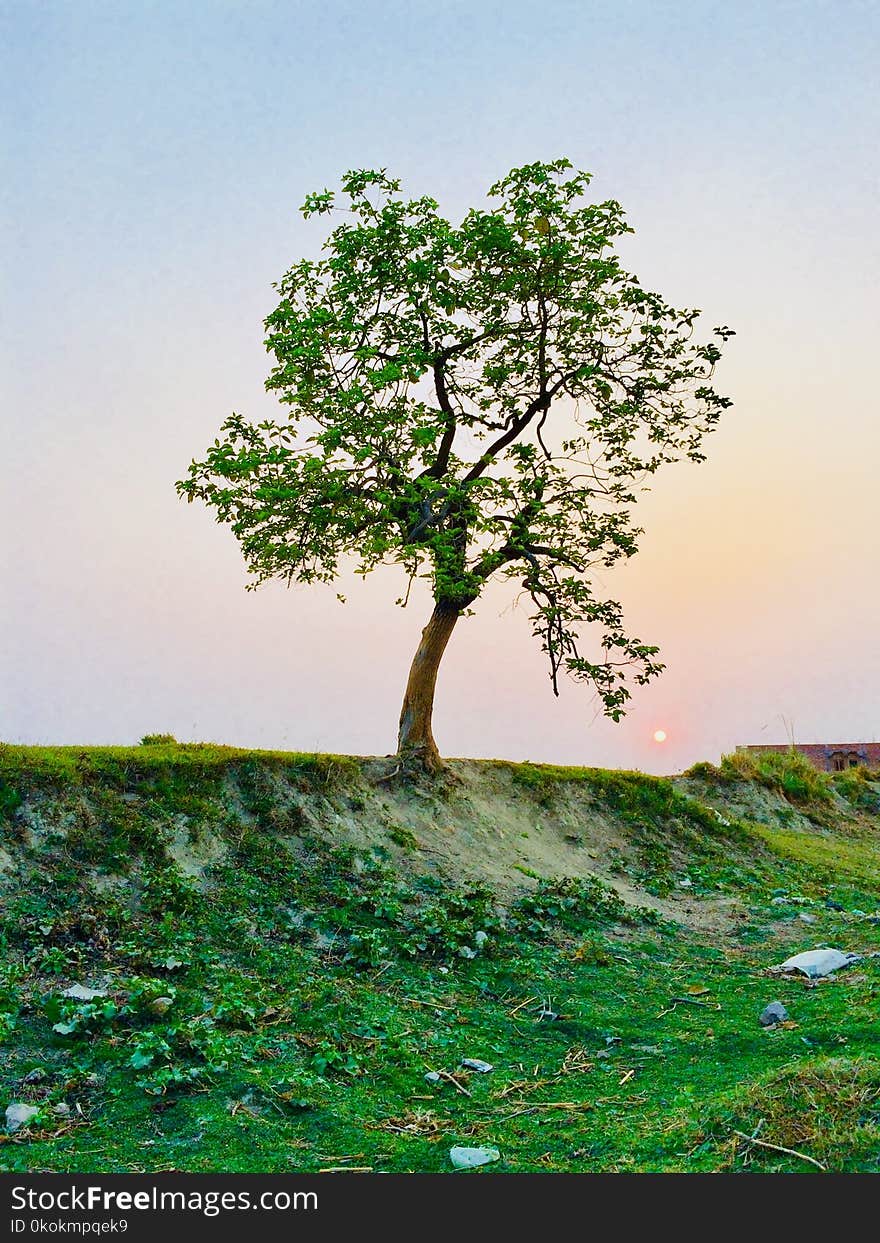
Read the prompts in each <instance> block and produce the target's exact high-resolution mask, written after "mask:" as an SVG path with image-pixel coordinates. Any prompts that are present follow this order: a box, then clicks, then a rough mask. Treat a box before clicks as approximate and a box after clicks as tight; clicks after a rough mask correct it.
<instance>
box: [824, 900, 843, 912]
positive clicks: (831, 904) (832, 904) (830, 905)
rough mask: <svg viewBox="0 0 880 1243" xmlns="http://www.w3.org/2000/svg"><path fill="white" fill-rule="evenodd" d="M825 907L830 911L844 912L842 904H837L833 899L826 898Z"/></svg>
mask: <svg viewBox="0 0 880 1243" xmlns="http://www.w3.org/2000/svg"><path fill="white" fill-rule="evenodd" d="M825 905H826V906H827V907H828V910H829V911H842V910H843V907H842V906H841V905H840V903H839V902H835V901H834V899H833V898H826V899H825Z"/></svg>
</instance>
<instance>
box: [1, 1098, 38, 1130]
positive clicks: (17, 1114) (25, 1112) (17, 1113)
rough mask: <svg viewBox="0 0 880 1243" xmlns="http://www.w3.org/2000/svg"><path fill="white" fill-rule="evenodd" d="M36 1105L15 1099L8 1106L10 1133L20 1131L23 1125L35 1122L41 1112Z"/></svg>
mask: <svg viewBox="0 0 880 1243" xmlns="http://www.w3.org/2000/svg"><path fill="white" fill-rule="evenodd" d="M39 1112H40V1111H39V1109H38V1107H37V1106H36V1105H25V1104H23V1103H22V1102H21V1101H13V1103H12V1104H11V1105H7V1106H6V1130H7V1131H8V1132H9V1134H10V1135H12V1134H14V1133H15V1132H16V1131H20V1130H21V1128H22V1127H23V1126H27V1125H28V1123H29V1122H33V1120H34V1118H36V1116H37V1114H38V1113H39Z"/></svg>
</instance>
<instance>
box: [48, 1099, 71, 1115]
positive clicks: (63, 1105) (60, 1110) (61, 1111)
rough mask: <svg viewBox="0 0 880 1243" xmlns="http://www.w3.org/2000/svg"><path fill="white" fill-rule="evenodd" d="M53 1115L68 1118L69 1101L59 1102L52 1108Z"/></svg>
mask: <svg viewBox="0 0 880 1243" xmlns="http://www.w3.org/2000/svg"><path fill="white" fill-rule="evenodd" d="M52 1113H53V1114H55V1116H56V1117H58V1118H66V1117H67V1115H68V1114H69V1113H70V1106H69V1105H68V1103H67V1101H59V1102H58V1104H57V1105H53V1106H52Z"/></svg>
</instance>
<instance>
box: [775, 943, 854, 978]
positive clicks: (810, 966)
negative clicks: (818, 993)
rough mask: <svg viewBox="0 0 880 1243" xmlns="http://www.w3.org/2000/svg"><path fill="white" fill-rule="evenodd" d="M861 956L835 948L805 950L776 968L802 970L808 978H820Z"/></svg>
mask: <svg viewBox="0 0 880 1243" xmlns="http://www.w3.org/2000/svg"><path fill="white" fill-rule="evenodd" d="M861 957H862V956H861V954H844V953H843V951H842V950H835V949H821V950H805V951H804V952H803V953H802V954H795V955H794V956H793V957H792V958H786V960H785V962H784V963H781V964H780V965H779V966H778V967H775V968H774V970H775V971H800V972H801V973H802V974H803V975H805V976H806V977H807V978H808V979H810V980H818V979H821V977H822V976H825V975H831V974H832V972H834V971H839V970H840V969H841V967H848V966H849V965H850V963H854V962H860V961H861Z"/></svg>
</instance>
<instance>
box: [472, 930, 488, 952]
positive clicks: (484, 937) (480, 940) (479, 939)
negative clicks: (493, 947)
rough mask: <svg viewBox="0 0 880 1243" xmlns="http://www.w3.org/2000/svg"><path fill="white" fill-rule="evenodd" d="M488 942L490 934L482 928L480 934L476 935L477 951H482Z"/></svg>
mask: <svg viewBox="0 0 880 1243" xmlns="http://www.w3.org/2000/svg"><path fill="white" fill-rule="evenodd" d="M488 940H489V934H488V932H484V931H483V929H482V928H481V929H480V930H479V932H475V933H474V945H476V947H477V949H482V948H483V946H484V945H485V944H486V942H487V941H488Z"/></svg>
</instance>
